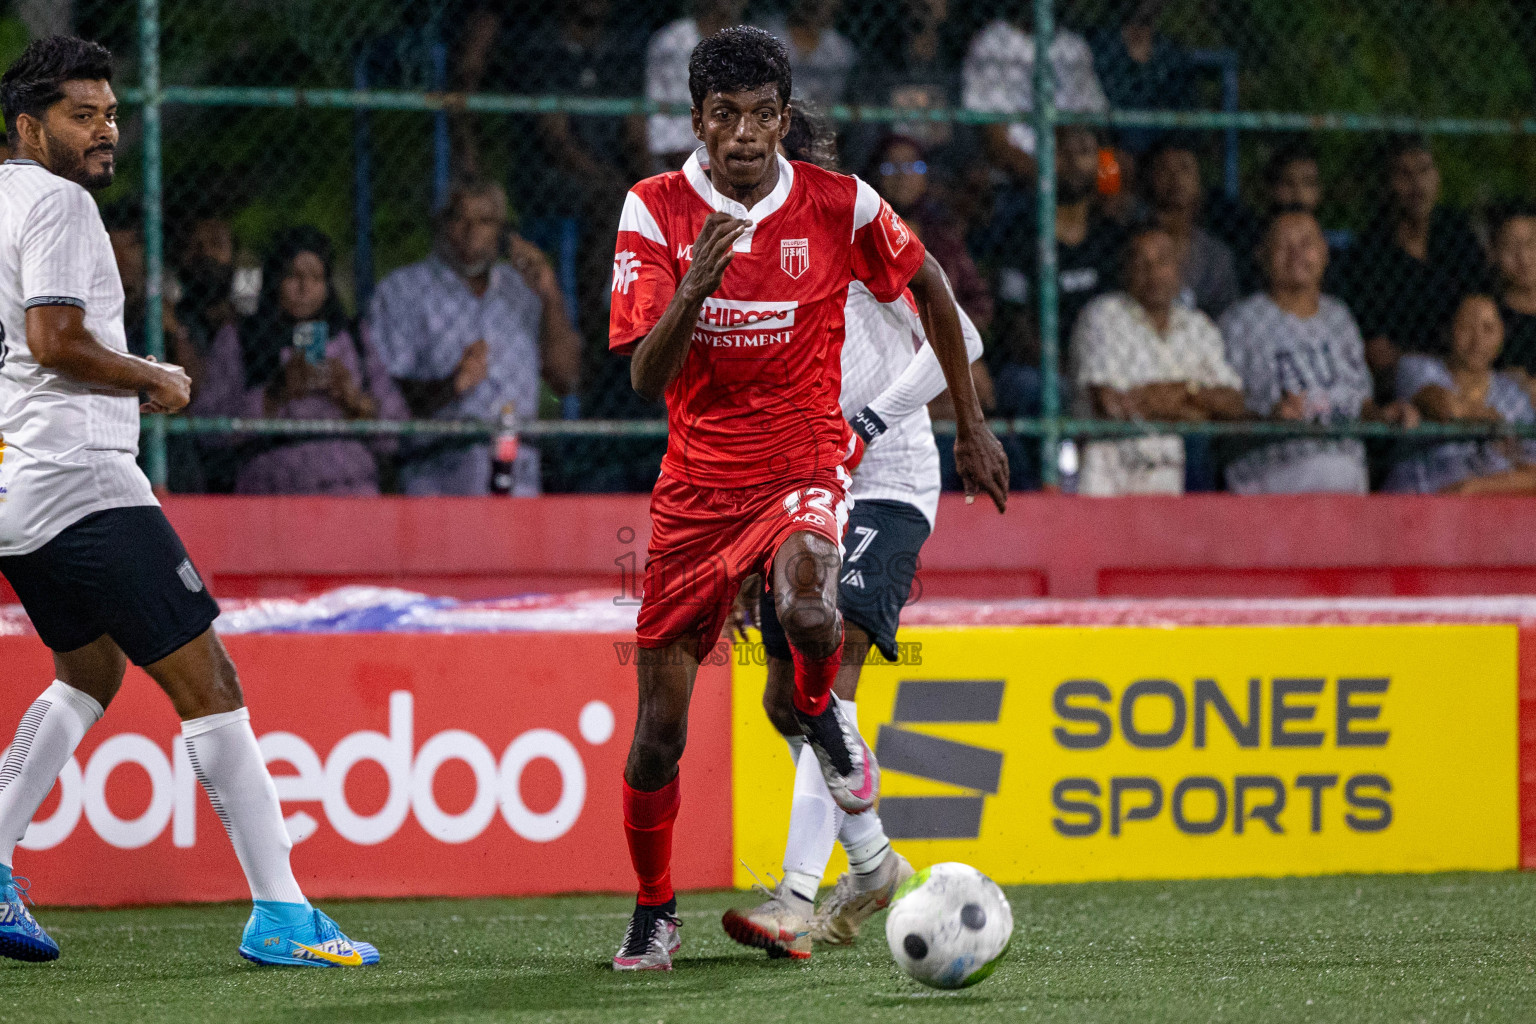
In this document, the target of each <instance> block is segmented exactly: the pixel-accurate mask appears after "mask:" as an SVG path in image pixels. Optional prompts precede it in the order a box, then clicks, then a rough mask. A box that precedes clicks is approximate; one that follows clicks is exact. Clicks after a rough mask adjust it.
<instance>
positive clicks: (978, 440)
mask: <svg viewBox="0 0 1536 1024" xmlns="http://www.w3.org/2000/svg"><path fill="white" fill-rule="evenodd" d="M908 287H910V288H911V289H912V296H913V298H915V299H917V311H918V315H919V316H920V317H922V321H923V330H924V331H925V332H926V333H927V335H928V344H929V345H931V346H933V353H934V355H936V356H937V357H938V359H939V366H940V367H941V368H942V369H943V371H944V380H945V383H946V384H947V385H948V386H949V394H950V396H951V398H952V399H953V400H954V403H955V469H956V470H958V471H959V473H960V479H961V481H962V482H964V484H965V493H966V496H967V498H969V497H971V496H974V495H975V494H976V492H977V491H986V492H987V494H988V495H990V496H991V498H992V503H993V504H994V505H996V506H997V510H998V511H999V512H1002V511H1003V510H1004V509H1006V508H1007V507H1008V456H1007V455H1005V454H1004V453H1003V446H1002V444H1001V443H1000V442H999V441H998V440H997V438H996V437H993V436H992V431H990V430H988V429H987V421H986V417H985V416H984V415H983V414H982V411H981V401H980V400H979V399H978V398H977V397H976V386H975V383H974V382H973V381H972V380H971V361H970V358H969V355H968V354H967V352H966V349H965V336H964V334H963V333H962V332H961V329H960V309H959V307H958V306H956V305H955V296H954V293H953V292H952V291H951V290H950V287H949V280H948V279H947V278H946V277H945V276H944V268H943V267H940V266H939V261H938V260H936V259H934V258H933V254H932V253H927V254H926V255H925V256H924V257H923V265H922V266H921V267H919V268H918V271H917V273H916V274H914V275H913V277H912V281H911V283H910V284H909V286H908Z"/></svg>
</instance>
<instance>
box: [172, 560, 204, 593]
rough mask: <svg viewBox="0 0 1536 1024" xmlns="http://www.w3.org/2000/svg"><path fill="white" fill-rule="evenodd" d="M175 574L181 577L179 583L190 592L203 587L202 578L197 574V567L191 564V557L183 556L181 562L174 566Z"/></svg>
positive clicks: (195, 591)
mask: <svg viewBox="0 0 1536 1024" xmlns="http://www.w3.org/2000/svg"><path fill="white" fill-rule="evenodd" d="M176 575H177V576H179V577H181V585H182V586H184V587H186V588H187V589H188V590H190V591H191V592H192V593H194V594H195V593H197V592H198V591H199V590H202V589H203V578H202V577H201V576H199V575H198V574H197V569H196V568H194V567H193V565H192V559H190V558H183V559H182V560H181V564H180V565H178V566H177V567H176Z"/></svg>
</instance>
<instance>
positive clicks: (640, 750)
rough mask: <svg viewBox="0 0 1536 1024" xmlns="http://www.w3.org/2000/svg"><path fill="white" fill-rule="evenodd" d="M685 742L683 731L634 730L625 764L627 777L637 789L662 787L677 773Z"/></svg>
mask: <svg viewBox="0 0 1536 1024" xmlns="http://www.w3.org/2000/svg"><path fill="white" fill-rule="evenodd" d="M685 743H686V738H685V736H684V734H683V733H682V732H680V731H667V732H662V733H656V732H643V731H638V730H637V731H636V732H635V740H634V742H633V743H632V744H630V747H629V759H628V761H627V762H626V764H625V766H624V778H625V780H626V781H627V782H628V783H629V784H630V785H631V786H633V787H634V788H636V789H638V790H641V791H644V792H650V791H652V790H657V789H660V788H661V787H662V786H665V785H666V784H667V783H668V782H670V781H672V778H673V777H674V776H675V775H676V774H677V764H678V762H679V761H681V760H682V757H683V747H684V745H685Z"/></svg>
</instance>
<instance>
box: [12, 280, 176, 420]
mask: <svg viewBox="0 0 1536 1024" xmlns="http://www.w3.org/2000/svg"><path fill="white" fill-rule="evenodd" d="M27 348H28V349H30V350H31V352H32V358H34V359H36V360H37V362H38V365H40V366H43V367H46V368H47V369H50V370H53V371H55V372H57V373H62V374H64V375H65V376H66V377H70V378H73V379H74V380H77V381H79V382H80V383H82V384H88V385H90V386H92V387H104V388H116V389H118V390H119V391H127V392H131V393H140V392H142V393H143V394H144V395H145V398H146V399H147V400H146V401H145V402H144V404H143V406H142V408H143V411H145V412H177V411H179V410H180V409H182V408H183V407H184V406H185V405H186V404H187V402H189V401H190V400H191V398H192V381H191V379H190V378H189V377H188V376H187V373H186V371H185V370H183V369H182V368H181V367H179V366H172V365H171V364H169V363H157V362H154V361H152V360H149V359H140V358H139V357H138V356H131V355H128V354H127V353H125V352H116V351H114V350H112V349H110V348H107V346H105V345H103V344H102V343H101V342H99V341H97V340H96V336H95V335H93V334H92V333H91V332H90V331H88V330H86V327H85V310H83V309H81V308H80V307H79V306H63V305H60V306H33V307H32V308H30V309H28V310H27Z"/></svg>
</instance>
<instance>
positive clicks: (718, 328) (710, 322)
mask: <svg viewBox="0 0 1536 1024" xmlns="http://www.w3.org/2000/svg"><path fill="white" fill-rule="evenodd" d="M799 306H800V303H798V302H747V301H743V300H740V299H716V298H708V299H705V300H704V308H703V309H701V310H699V323H698V327H699V330H701V331H711V332H714V333H717V334H718V333H725V332H727V331H741V330H743V329H745V330H749V331H750V330H764V331H782V330H784V329H785V328H786V327H793V326H795V310H796V309H797V308H799Z"/></svg>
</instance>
